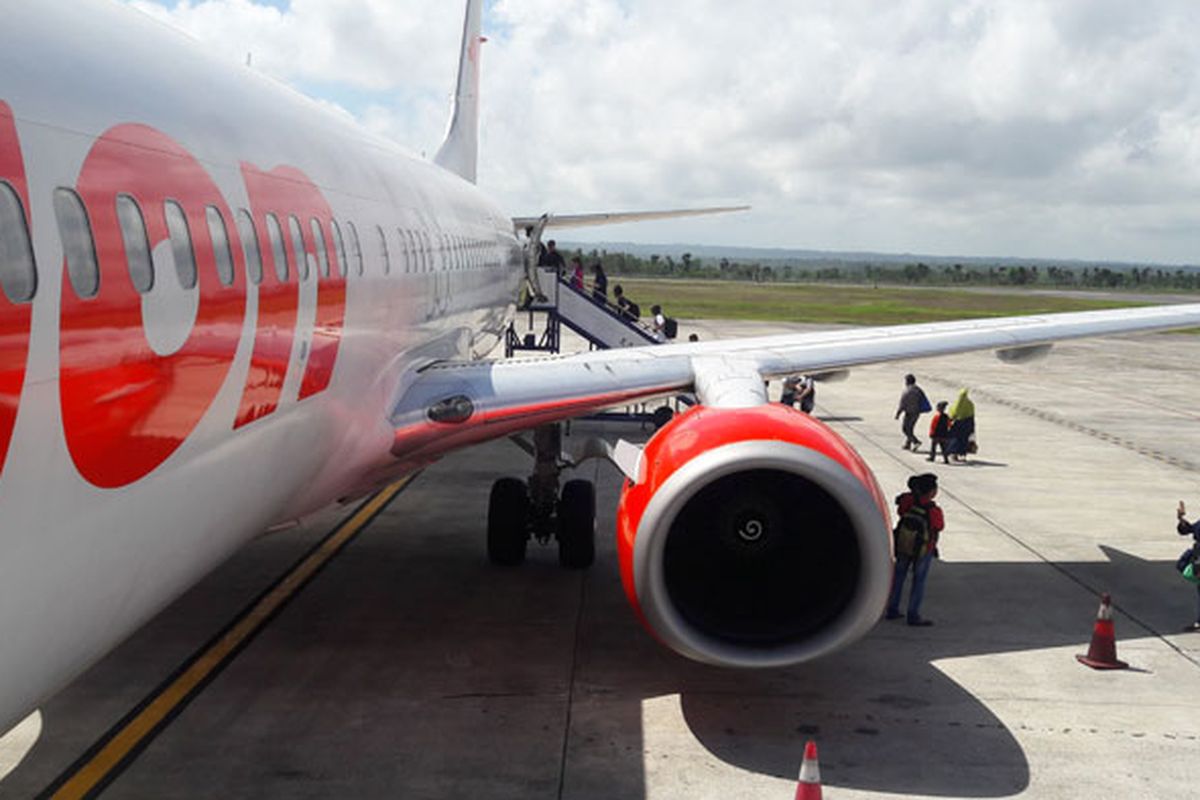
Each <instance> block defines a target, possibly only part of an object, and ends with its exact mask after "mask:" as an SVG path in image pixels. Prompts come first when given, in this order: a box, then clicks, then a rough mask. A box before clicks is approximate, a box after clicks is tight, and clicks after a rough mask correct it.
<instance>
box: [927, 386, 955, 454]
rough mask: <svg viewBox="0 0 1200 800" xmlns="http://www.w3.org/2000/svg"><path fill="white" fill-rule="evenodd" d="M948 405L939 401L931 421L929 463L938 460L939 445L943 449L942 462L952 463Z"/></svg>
mask: <svg viewBox="0 0 1200 800" xmlns="http://www.w3.org/2000/svg"><path fill="white" fill-rule="evenodd" d="M947 405H948V403H947V402H946V401H945V400H939V401H938V404H937V411H936V412H935V413H934V415H933V419H931V420H929V459H928V460H929V461H933V460H934V459H936V458H937V451H938V445H941V448H942V461H943V462H944V463H946V464H949V463H950V449H949V448H950V415H949V414H947V413H946V406H947Z"/></svg>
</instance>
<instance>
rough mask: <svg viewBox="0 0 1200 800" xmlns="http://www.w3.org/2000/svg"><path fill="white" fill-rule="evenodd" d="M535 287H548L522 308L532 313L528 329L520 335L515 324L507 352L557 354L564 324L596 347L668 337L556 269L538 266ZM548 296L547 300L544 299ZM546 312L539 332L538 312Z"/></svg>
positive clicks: (656, 341) (658, 341) (654, 341)
mask: <svg viewBox="0 0 1200 800" xmlns="http://www.w3.org/2000/svg"><path fill="white" fill-rule="evenodd" d="M537 273H538V280H537V281H536V282H535V283H534V284H533V285H534V287H535V291H536V287H538V286H541V287H546V289H545V290H542V291H541V292H538V293H537V294H536V296H534V297H533V299H532V300H531V302H529V303H528V304H526V305H524V306H522V307H521V308H520V309H519V310H521V311H526V312H528V314H529V322H528V325H527V326H526V327H527V332H526V333H524V334H518V333H517V330H516V325H515V323H514V324H512V325H509V328H508V332H507V334H506V335H505V337H504V354H505V356H512V354H513V353H514V352H517V351H523V350H534V351H542V352H549V353H557V352H559V349H560V347H561V344H562V327H563V326H564V325H565V326H566V327H567V328H568V329H569V330H572V331H574V332H575V333H577V334H579V335H580V336H582V337H583V338H584V339H586V340H587V342H588V343H589V344H590V345H591V349H593V350H607V349H611V348H614V347H636V346H639V345H647V344H662V343H664V342H666V338H665V337H664V336H663V335H662V334H661V333H659V332H657V331H655V330H654V329H653V328H652V327H650V326H649V325H648V324H646V323H644V322H641V321H640V320H635V319H631V318H629V317H628V316H626V315H625V314H623V313H622V312H621V309H619V308H618V307H617V306H615V305H614V304H612V303H611V302H608V300H607V298H597V297H594V296H593V295H592V292H591V290H589V289H586V288H584V289H579V288H576V287H574V286H572V285H571V283H570V281H569V280H567V279H566V278H565V277H562V276H559V275H558V274H557V273H556V271H555V270H554V269H544V268H538V270H537ZM543 298H544V299H543ZM537 314H545V315H546V323H545V325H544V326H543V327H542V331H541V333H540V335H539V334H538V333H536V332H535V329H536V327H537V326H536V325H535V315H537Z"/></svg>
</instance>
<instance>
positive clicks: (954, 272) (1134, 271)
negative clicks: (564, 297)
mask: <svg viewBox="0 0 1200 800" xmlns="http://www.w3.org/2000/svg"><path fill="white" fill-rule="evenodd" d="M572 254H573V255H578V256H580V257H581V258H582V259H583V262H584V264H585V265H587V266H588V267H590V266H591V265H592V264H594V263H596V262H600V263H601V264H602V265H603V266H604V271H605V272H606V273H607V274H609V275H610V276H620V275H630V276H638V277H652V278H702V279H710V280H732V281H753V282H756V283H768V282H794V283H805V282H820V283H847V284H860V285H862V284H866V285H876V284H887V285H898V286H1030V287H1035V286H1040V287H1055V288H1081V289H1127V290H1146V291H1154V290H1173V291H1196V290H1200V270H1194V269H1182V268H1163V267H1137V266H1131V267H1116V268H1114V267H1110V266H1100V265H1096V266H1069V267H1068V266H1061V265H1042V266H1040V267H1039V266H1037V265H1030V266H1026V265H1008V264H999V265H991V264H985V263H970V264H960V263H955V264H926V263H925V262H923V261H916V262H913V263H907V264H904V263H886V264H877V263H870V262H865V261H864V262H844V261H828V262H825V261H802V262H798V263H787V262H771V261H767V262H763V261H738V260H734V259H729V258H696V257H694V256H693V255H692V254H691V253H683V254H681V255H680V256H679V257H678V258H675V257H674V256H671V255H666V256H660V255H650V256H648V257H642V256H637V255H633V254H631V253H620V252H615V253H614V252H609V251H607V250H598V249H592V250H590V251H584V250H582V249H576V250H575V251H574V252H573V253H572Z"/></svg>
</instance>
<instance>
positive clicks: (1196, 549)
mask: <svg viewBox="0 0 1200 800" xmlns="http://www.w3.org/2000/svg"><path fill="white" fill-rule="evenodd" d="M1186 516H1187V509H1185V508H1184V506H1183V501H1182V500H1180V501H1179V507H1178V508H1176V509H1175V518H1176V519H1177V520H1179V524H1178V525H1176V527H1175V529H1176V530H1177V531H1178V532H1179V535H1180V536H1191V537H1192V546H1191V547H1190V548H1189V549H1188V551H1187V552H1185V553H1184V554H1183V555H1182V556H1180V557H1179V563H1180V564H1181V565H1182V566H1183V567H1186V566H1187V563H1186V562H1188V561H1190V562H1191V563H1193V564H1195V563H1196V561H1197V558H1196V557H1197V555H1200V520H1197V521H1196V522H1188V521H1187V520H1186V519H1185V517H1186ZM1193 569H1196V567H1193ZM1182 571H1183V569H1182V567H1181V569H1180V572H1182ZM1183 630H1184V632H1185V633H1195V632H1197V631H1200V583H1197V584H1196V621H1195V622H1193V623H1192V624H1190V625H1188V626H1187V627H1186V628H1184V629H1183Z"/></svg>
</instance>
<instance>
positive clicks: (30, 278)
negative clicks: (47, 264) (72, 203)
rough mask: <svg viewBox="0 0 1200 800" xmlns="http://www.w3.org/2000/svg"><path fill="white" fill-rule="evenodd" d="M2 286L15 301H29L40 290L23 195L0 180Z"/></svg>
mask: <svg viewBox="0 0 1200 800" xmlns="http://www.w3.org/2000/svg"><path fill="white" fill-rule="evenodd" d="M0 287H2V288H3V289H4V293H5V294H6V295H8V299H9V300H11V301H12V302H14V303H27V302H29V301H30V300H32V299H33V294H34V292H35V291H37V270H36V269H34V266H33V248H32V246H31V245H30V244H29V226H28V225H26V224H25V209H24V208H22V207H21V198H20V197H18V196H17V193H16V192H15V191H13V188H12V187H11V186H9V185H8V183H7V182H5V181H0Z"/></svg>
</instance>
